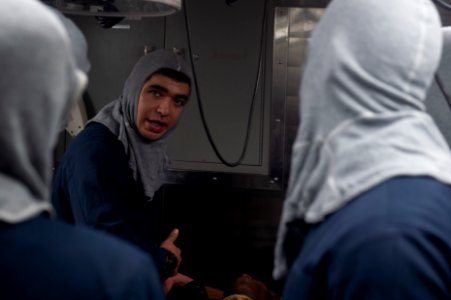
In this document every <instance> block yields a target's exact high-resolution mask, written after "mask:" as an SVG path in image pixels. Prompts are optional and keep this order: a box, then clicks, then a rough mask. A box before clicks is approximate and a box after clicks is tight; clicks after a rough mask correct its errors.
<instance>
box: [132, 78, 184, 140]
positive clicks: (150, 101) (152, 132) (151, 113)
mask: <svg viewBox="0 0 451 300" xmlns="http://www.w3.org/2000/svg"><path fill="white" fill-rule="evenodd" d="M189 92H190V86H189V85H188V83H184V82H178V81H175V80H174V79H172V78H170V77H167V76H164V75H161V74H155V75H153V76H152V77H150V79H149V80H147V81H146V82H145V83H144V85H143V87H142V88H141V93H140V94H139V100H138V112H137V115H136V127H137V128H138V131H139V133H140V134H141V135H142V136H143V137H144V138H146V139H148V140H150V141H156V140H158V139H160V138H161V137H163V136H164V135H165V134H166V132H168V131H169V130H170V129H171V128H172V127H174V126H175V125H177V122H178V120H179V118H180V116H181V115H182V112H183V108H184V107H185V104H186V102H187V101H188V97H189Z"/></svg>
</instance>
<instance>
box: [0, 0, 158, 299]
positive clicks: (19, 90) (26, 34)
mask: <svg viewBox="0 0 451 300" xmlns="http://www.w3.org/2000/svg"><path fill="white" fill-rule="evenodd" d="M71 46H72V45H70V42H69V38H68V34H67V32H66V30H65V28H64V25H63V23H61V21H60V20H59V19H58V18H57V16H56V15H55V14H54V12H52V11H51V10H49V9H48V8H47V7H45V6H44V5H43V4H41V3H39V2H38V1H35V0H2V1H1V9H0V70H1V71H2V76H0V119H1V125H0V145H1V147H0V245H1V250H0V282H1V290H0V295H1V296H0V298H1V299H5V300H9V299H11V300H17V299H19V300H20V299H46V300H52V299H55V300H57V299H58V300H60V299H66V300H67V299H74V300H75V299H84V300H88V299H124V300H125V299H164V293H163V289H162V288H161V281H160V278H159V276H158V272H157V270H156V268H155V266H154V264H153V262H152V260H151V259H150V258H149V257H148V255H146V254H145V253H144V252H141V251H139V250H137V249H136V248H135V247H132V246H130V245H128V244H127V243H124V242H122V241H120V240H119V239H115V238H112V237H110V236H107V235H104V234H101V233H98V232H94V231H90V230H87V229H82V228H75V227H73V226H69V225H67V224H63V223H60V222H57V221H53V220H51V218H50V214H51V205H50V199H49V198H50V193H49V188H50V182H51V180H50V179H51V174H52V173H51V166H52V154H53V150H54V146H55V144H56V141H57V137H58V134H59V132H60V130H61V128H62V127H64V124H65V122H66V121H67V120H65V118H66V117H67V116H68V112H69V110H70V107H71V106H72V105H74V102H75V100H76V99H78V97H79V96H80V94H81V92H82V91H83V89H84V87H85V85H86V75H85V74H83V72H81V70H79V69H78V68H77V67H76V64H75V60H74V52H73V49H72V47H71Z"/></svg>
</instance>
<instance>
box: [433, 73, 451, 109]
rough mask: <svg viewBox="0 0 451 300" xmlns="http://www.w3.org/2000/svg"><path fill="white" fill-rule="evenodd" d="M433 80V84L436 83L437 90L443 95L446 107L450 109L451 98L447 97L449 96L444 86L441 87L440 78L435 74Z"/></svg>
mask: <svg viewBox="0 0 451 300" xmlns="http://www.w3.org/2000/svg"><path fill="white" fill-rule="evenodd" d="M434 78H435V82H436V83H437V86H438V88H439V89H440V91H441V92H442V94H443V97H445V100H446V103H448V106H449V108H450V109H451V98H450V97H449V94H448V93H447V92H446V90H445V86H444V85H443V82H442V80H441V79H440V77H439V76H438V74H437V73H436V74H435V76H434Z"/></svg>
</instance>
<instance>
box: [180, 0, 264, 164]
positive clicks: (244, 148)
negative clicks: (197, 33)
mask: <svg viewBox="0 0 451 300" xmlns="http://www.w3.org/2000/svg"><path fill="white" fill-rule="evenodd" d="M267 2H268V0H265V2H264V8H263V17H262V31H261V34H260V52H259V55H258V69H257V76H256V79H255V87H254V91H253V93H252V101H251V105H250V108H249V116H248V122H247V130H246V137H245V139H244V146H243V150H242V151H241V154H240V157H239V158H238V160H237V161H235V162H228V161H227V160H226V159H225V158H224V157H223V156H222V155H221V153H220V152H219V149H218V147H217V146H216V144H215V142H214V140H213V137H212V135H211V132H210V129H209V128H208V125H207V121H206V119H205V114H204V109H203V106H202V101H201V96H200V92H199V86H198V84H197V76H196V71H195V68H194V61H193V53H192V48H191V33H190V25H189V20H188V12H187V8H186V6H187V5H186V2H185V5H184V7H183V12H184V17H185V26H186V33H187V40H188V54H189V57H190V58H189V61H190V64H191V69H192V72H193V79H194V87H195V89H196V94H197V100H198V101H197V103H198V106H199V112H200V117H201V120H202V124H203V126H204V129H205V132H206V134H207V138H208V141H209V142H210V145H211V146H212V148H213V151H214V152H215V154H216V156H217V157H218V159H219V160H220V161H221V162H222V163H223V164H224V165H226V166H228V167H236V166H238V165H240V164H241V162H242V161H243V158H244V155H245V154H246V150H247V146H248V144H249V133H250V130H251V124H252V111H253V109H254V103H255V95H256V94H257V89H258V83H259V81H260V73H261V69H262V59H263V58H262V53H263V43H264V41H265V39H264V36H265V34H266V15H267V6H268V5H267V4H268V3H267Z"/></svg>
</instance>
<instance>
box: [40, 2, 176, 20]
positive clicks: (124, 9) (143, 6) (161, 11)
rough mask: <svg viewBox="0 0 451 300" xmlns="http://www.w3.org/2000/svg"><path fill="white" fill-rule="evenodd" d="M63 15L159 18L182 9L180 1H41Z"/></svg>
mask: <svg viewBox="0 0 451 300" xmlns="http://www.w3.org/2000/svg"><path fill="white" fill-rule="evenodd" d="M43 1H44V2H46V3H48V4H49V5H51V6H53V7H55V8H57V9H58V10H60V11H61V12H63V13H65V14H74V15H84V16H97V17H98V16H101V17H161V16H167V15H170V14H173V13H175V12H177V11H179V10H181V8H182V0H43Z"/></svg>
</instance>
